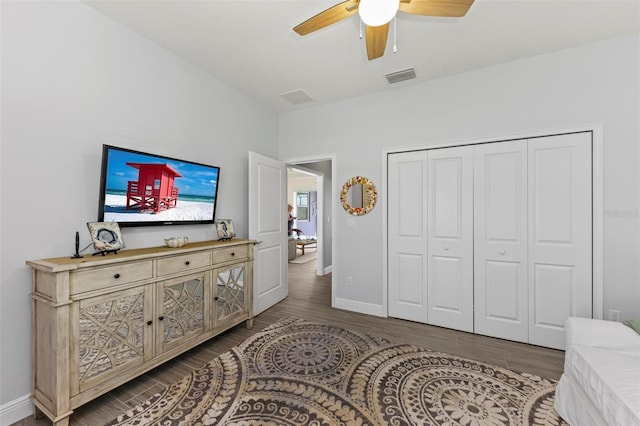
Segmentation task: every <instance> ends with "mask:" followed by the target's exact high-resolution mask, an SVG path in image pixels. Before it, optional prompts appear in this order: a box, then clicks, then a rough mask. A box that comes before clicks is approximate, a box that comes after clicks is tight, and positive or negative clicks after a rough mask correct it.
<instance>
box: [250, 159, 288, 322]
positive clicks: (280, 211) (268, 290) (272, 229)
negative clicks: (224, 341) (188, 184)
mask: <svg viewBox="0 0 640 426" xmlns="http://www.w3.org/2000/svg"><path fill="white" fill-rule="evenodd" d="M286 185H287V171H286V167H285V164H284V163H283V162H280V161H277V160H274V159H271V158H268V157H265V156H262V155H260V154H256V153H255V152H249V203H248V204H249V238H251V239H254V240H256V241H259V242H260V243H259V244H257V245H256V246H255V247H254V267H253V271H254V274H253V275H254V277H253V294H254V296H253V313H254V315H257V314H259V313H260V312H262V311H264V310H265V309H267V308H269V307H271V306H273V305H275V304H276V303H278V302H279V301H281V300H283V299H284V298H285V297H287V294H288V293H289V291H288V285H287V258H288V254H287V252H288V249H287V231H286V229H287V225H286V205H287V199H286Z"/></svg>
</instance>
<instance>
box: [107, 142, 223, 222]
mask: <svg viewBox="0 0 640 426" xmlns="http://www.w3.org/2000/svg"><path fill="white" fill-rule="evenodd" d="M218 174H219V169H218V168H216V167H212V166H205V165H199V164H195V163H189V162H184V161H179V160H171V159H167V158H164V157H157V156H152V155H145V154H139V153H134V152H128V151H119V150H115V149H110V150H109V153H108V161H107V170H106V189H105V200H104V221H105V222H111V221H115V222H119V223H126V222H145V221H149V222H158V221H162V222H179V221H203V220H212V219H213V212H214V206H215V202H216V199H215V196H216V186H217V183H218Z"/></svg>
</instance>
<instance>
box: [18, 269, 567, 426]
mask: <svg viewBox="0 0 640 426" xmlns="http://www.w3.org/2000/svg"><path fill="white" fill-rule="evenodd" d="M315 268H316V265H315V262H309V263H305V264H291V263H290V264H289V297H287V299H285V300H284V301H282V302H280V303H279V304H277V305H276V306H274V307H272V308H270V309H268V310H267V311H265V312H263V313H262V314H260V315H258V316H257V317H256V318H255V321H254V327H253V329H252V330H247V329H246V327H245V326H244V324H241V325H239V326H237V327H235V328H233V329H231V330H229V331H227V332H225V333H223V334H222V335H220V336H218V337H216V338H213V339H211V340H210V341H208V342H205V343H203V344H202V345H200V346H198V347H196V348H194V349H192V350H190V351H188V352H187V353H185V354H183V355H181V356H179V357H177V358H175V359H173V360H171V361H169V362H167V363H165V364H163V365H161V366H159V367H157V368H155V369H153V370H151V371H150V372H148V373H146V374H144V375H142V376H140V377H138V378H137V379H134V380H132V381H130V382H128V383H126V384H125V385H123V386H121V387H119V388H117V389H115V390H113V391H111V392H109V393H108V394H106V395H104V396H102V397H100V398H98V399H96V400H94V401H92V402H90V403H88V404H86V405H84V406H82V407H80V408H78V409H77V410H75V412H74V414H73V415H72V416H71V418H70V424H71V425H72V426H98V425H102V424H104V423H105V422H107V421H110V420H112V419H114V418H115V417H116V416H117V415H118V414H120V413H122V412H124V411H125V410H127V409H129V408H131V407H133V406H135V405H137V404H139V403H141V402H143V401H145V400H146V399H147V398H149V397H151V396H152V395H154V394H155V393H158V392H160V391H161V390H162V389H164V388H165V387H166V386H167V385H169V384H170V383H172V382H174V381H175V380H177V379H179V378H180V377H182V376H184V375H185V374H188V373H189V372H191V371H192V370H194V369H196V368H198V367H200V366H202V365H203V364H205V363H206V362H208V361H209V360H210V359H212V358H214V357H215V356H217V355H219V354H220V353H222V352H224V351H226V350H228V349H230V348H231V347H233V346H235V345H237V344H239V343H241V342H242V341H243V340H245V339H246V338H247V337H249V336H251V335H253V334H254V333H257V332H258V331H260V330H262V329H263V328H265V327H266V326H268V325H269V324H271V323H273V322H274V321H276V320H278V319H280V318H282V317H285V316H294V317H298V318H305V319H309V320H316V321H320V322H323V323H325V324H331V325H336V326H341V327H345V328H349V329H352V330H359V331H362V332H365V333H368V334H371V335H377V336H381V337H385V338H387V339H390V340H393V341H396V342H399V343H411V344H416V345H420V346H424V347H427V348H430V349H433V350H436V351H442V352H447V353H450V354H455V355H459V356H464V357H468V358H473V359H476V360H480V361H484V362H487V363H491V364H494V365H498V366H501V367H506V368H510V369H511V370H514V371H518V372H528V373H532V374H537V375H540V376H543V377H548V378H552V379H558V378H559V377H560V374H562V369H563V363H564V352H563V351H557V350H553V349H547V348H541V347H537V346H531V345H525V344H521V343H515V342H509V341H506V340H500V339H494V338H491V337H485V336H479V335H474V334H470V333H464V332H460V331H455V330H449V329H446V328H441V327H434V326H429V325H424V324H418V323H414V322H410V321H405V320H398V319H393V318H379V317H374V316H371V315H364V314H358V313H354V312H347V311H343V310H338V309H332V308H331V275H330V274H329V275H326V276H323V277H318V276H316V275H315ZM50 424H51V422H50V421H49V420H48V419H46V418H44V419H39V420H35V419H33V417H32V416H31V417H28V418H26V419H23V420H21V421H19V422H17V423H15V424H14V425H16V426H45V425H50Z"/></svg>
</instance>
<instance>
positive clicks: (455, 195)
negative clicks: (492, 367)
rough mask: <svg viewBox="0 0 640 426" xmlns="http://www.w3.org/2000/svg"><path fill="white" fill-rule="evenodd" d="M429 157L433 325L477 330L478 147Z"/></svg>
mask: <svg viewBox="0 0 640 426" xmlns="http://www.w3.org/2000/svg"><path fill="white" fill-rule="evenodd" d="M427 156H428V166H427V167H428V170H429V176H428V190H427V200H428V211H427V223H428V229H427V241H428V243H427V256H428V267H427V291H428V294H427V299H428V308H427V309H428V316H429V324H434V325H440V326H443V327H450V328H454V329H457V330H462V331H469V332H473V147H472V146H461V147H456V148H446V149H434V150H430V151H428V154H427Z"/></svg>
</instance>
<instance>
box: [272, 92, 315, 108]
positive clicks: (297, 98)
mask: <svg viewBox="0 0 640 426" xmlns="http://www.w3.org/2000/svg"><path fill="white" fill-rule="evenodd" d="M280 96H282V97H283V98H284V99H286V100H287V101H289V102H291V103H292V104H293V105H300V104H303V103H305V102H312V101H313V98H312V97H311V96H309V95H307V94H306V93H305V91H304V90H301V89H299V90H294V91H292V92H287V93H283V94H282V95H280Z"/></svg>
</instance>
